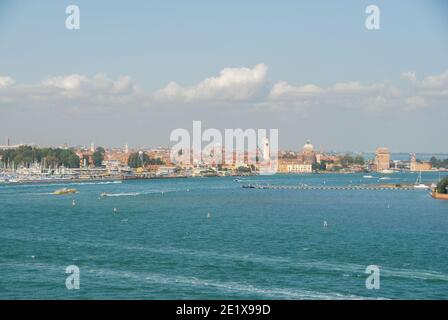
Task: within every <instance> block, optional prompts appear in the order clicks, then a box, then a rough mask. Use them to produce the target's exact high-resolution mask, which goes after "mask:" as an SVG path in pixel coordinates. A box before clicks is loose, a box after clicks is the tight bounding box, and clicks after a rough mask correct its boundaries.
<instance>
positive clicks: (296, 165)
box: [278, 159, 313, 174]
mask: <svg viewBox="0 0 448 320" xmlns="http://www.w3.org/2000/svg"><path fill="white" fill-rule="evenodd" d="M278 172H279V173H297V174H300V173H312V172H313V166H312V165H311V164H305V163H302V162H301V161H299V160H298V159H280V160H279V163H278Z"/></svg>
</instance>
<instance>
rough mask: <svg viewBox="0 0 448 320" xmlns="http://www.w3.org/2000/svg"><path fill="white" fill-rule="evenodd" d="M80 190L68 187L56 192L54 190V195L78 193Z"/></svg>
mask: <svg viewBox="0 0 448 320" xmlns="http://www.w3.org/2000/svg"><path fill="white" fill-rule="evenodd" d="M77 192H78V190H76V189H68V188H62V189H58V190H56V191H55V192H53V194H54V195H58V196H61V195H66V194H72V193H77Z"/></svg>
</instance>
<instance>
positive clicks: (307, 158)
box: [299, 140, 316, 165]
mask: <svg viewBox="0 0 448 320" xmlns="http://www.w3.org/2000/svg"><path fill="white" fill-rule="evenodd" d="M299 159H300V160H301V161H302V162H303V163H304V164H310V165H312V164H314V163H316V153H315V152H314V146H313V145H312V144H311V142H310V141H309V140H307V141H306V143H305V145H304V146H303V148H302V151H301V153H300V155H299Z"/></svg>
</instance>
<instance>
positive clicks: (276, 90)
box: [269, 81, 324, 99]
mask: <svg viewBox="0 0 448 320" xmlns="http://www.w3.org/2000/svg"><path fill="white" fill-rule="evenodd" d="M322 92H324V90H323V89H322V88H320V87H318V86H316V85H314V84H306V85H304V86H292V85H290V84H288V83H287V82H285V81H280V82H277V83H276V84H275V85H274V86H273V87H272V89H271V91H270V93H269V98H271V99H284V98H294V97H301V96H302V97H303V96H312V95H316V94H319V93H322Z"/></svg>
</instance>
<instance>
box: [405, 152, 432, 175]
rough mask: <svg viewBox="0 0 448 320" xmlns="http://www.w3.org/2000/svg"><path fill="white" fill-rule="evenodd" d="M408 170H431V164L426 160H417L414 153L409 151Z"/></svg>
mask: <svg viewBox="0 0 448 320" xmlns="http://www.w3.org/2000/svg"><path fill="white" fill-rule="evenodd" d="M409 170H410V171H412V172H416V171H431V170H432V165H431V163H430V162H427V161H418V160H417V156H416V155H415V153H411V154H410V156H409Z"/></svg>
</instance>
